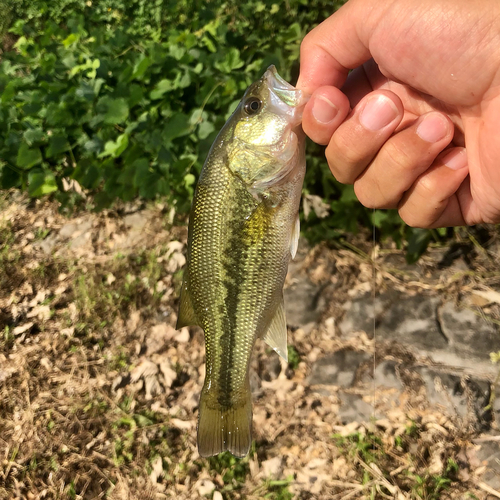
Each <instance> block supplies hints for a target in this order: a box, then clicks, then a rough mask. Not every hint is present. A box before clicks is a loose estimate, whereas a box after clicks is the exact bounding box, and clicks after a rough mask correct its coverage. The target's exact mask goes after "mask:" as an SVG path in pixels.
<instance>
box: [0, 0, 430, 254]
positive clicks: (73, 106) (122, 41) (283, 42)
mask: <svg viewBox="0 0 500 500" xmlns="http://www.w3.org/2000/svg"><path fill="white" fill-rule="evenodd" d="M343 3H344V0H335V1H333V2H329V1H326V0H289V1H287V2H285V3H284V4H280V3H278V2H276V1H275V0H251V1H249V2H245V3H243V4H236V3H234V2H229V1H224V0H210V1H205V2H202V1H200V0H194V1H189V2H188V1H187V0H180V1H178V2H170V1H167V0H154V1H153V2H147V1H146V0H131V1H129V2H123V0H94V1H89V0H51V1H49V0H34V1H29V0H0V10H1V11H2V12H3V13H4V15H3V18H2V20H0V47H1V45H2V42H1V41H2V38H3V39H4V49H6V50H7V49H9V48H10V47H11V44H12V42H13V41H15V44H14V46H13V50H10V51H6V52H4V53H3V54H2V58H1V61H0V189H8V188H12V187H16V188H20V189H23V190H27V192H28V193H29V194H30V195H31V196H33V197H40V196H44V195H52V196H55V197H56V198H57V199H58V200H59V201H60V202H61V205H62V208H63V210H68V211H69V210H71V209H72V207H73V206H74V205H75V204H77V203H79V202H80V201H81V195H80V193H81V190H83V191H84V192H85V193H87V194H91V195H92V198H91V200H92V203H93V207H94V208H95V209H100V208H103V207H106V206H109V205H111V204H112V203H113V202H114V201H115V200H116V199H122V200H131V199H134V198H136V197H141V198H144V199H151V198H155V197H163V198H165V199H166V201H167V202H168V203H169V204H171V205H175V207H176V211H177V212H180V213H185V212H187V211H188V209H189V206H190V202H191V198H192V195H193V187H194V184H195V181H196V177H197V176H198V174H199V173H200V170H201V167H202V165H203V162H204V160H205V158H206V156H207V154H208V151H209V149H210V146H211V144H212V142H213V140H214V138H215V136H216V135H217V133H218V131H219V130H220V128H221V127H222V125H223V124H224V122H225V121H226V119H227V118H228V117H229V116H230V114H231V112H232V111H233V110H234V109H235V107H236V105H237V103H238V101H239V99H240V98H241V96H242V94H243V92H244V90H245V89H246V87H247V86H248V85H249V84H250V83H251V82H253V81H255V80H256V79H257V78H258V77H260V75H261V74H262V73H263V71H264V70H265V69H266V68H267V67H268V66H269V65H270V64H275V65H276V66H277V67H278V69H279V71H280V74H282V76H283V77H284V78H285V79H287V80H289V81H294V80H295V79H296V77H297V75H298V60H299V47H300V42H301V41H302V39H303V37H304V35H305V34H306V32H308V31H309V30H310V29H312V28H313V27H314V26H315V25H316V24H317V23H318V22H320V21H322V20H324V19H326V18H327V17H328V16H329V15H331V14H332V13H333V11H334V10H335V9H336V8H338V7H339V6H340V5H342V4H343ZM7 39H8V40H9V43H7ZM0 53H1V51H0ZM307 148H308V154H307V165H308V168H307V173H306V179H305V184H304V191H305V193H313V194H315V195H318V196H320V197H321V198H322V199H323V200H324V202H325V203H326V205H327V206H328V207H329V214H328V215H327V216H326V217H322V218H320V217H318V216H316V215H315V214H314V213H312V214H311V217H309V218H308V220H307V221H304V222H305V224H304V225H303V228H304V229H305V235H306V237H307V238H308V239H309V240H311V241H312V242H314V241H318V240H325V239H333V238H338V237H339V236H341V235H342V234H344V233H346V232H349V233H355V232H357V231H358V229H359V228H360V227H372V225H373V226H374V227H375V228H376V233H377V235H378V236H381V235H382V236H391V237H392V238H393V239H394V240H395V241H396V243H397V244H398V245H403V244H404V242H406V241H408V256H409V261H414V260H416V259H417V258H418V257H419V256H420V255H421V253H422V252H423V251H425V249H426V247H427V245H428V243H429V241H431V239H434V240H435V239H436V234H435V233H430V232H429V231H425V230H414V229H411V228H407V227H406V225H405V224H404V223H403V222H402V220H401V219H400V218H399V216H398V214H397V212H396V211H382V210H376V211H371V210H368V209H365V208H364V207H362V206H361V205H360V204H359V202H358V201H357V199H356V196H355V194H354V191H353V189H352V186H343V185H341V184H339V183H338V182H336V181H335V179H334V178H333V176H332V175H331V173H330V171H329V169H328V167H327V165H326V161H325V158H324V148H322V147H320V146H317V145H314V144H312V143H308V146H307Z"/></svg>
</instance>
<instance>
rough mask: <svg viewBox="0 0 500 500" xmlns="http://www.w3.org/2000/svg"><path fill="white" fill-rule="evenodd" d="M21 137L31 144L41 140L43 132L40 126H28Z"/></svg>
mask: <svg viewBox="0 0 500 500" xmlns="http://www.w3.org/2000/svg"><path fill="white" fill-rule="evenodd" d="M23 137H24V139H25V141H26V142H27V143H28V144H29V145H30V146H32V145H33V144H34V143H35V142H41V141H42V140H43V138H44V137H45V134H44V132H43V130H42V129H40V128H30V129H28V130H26V131H25V132H24V134H23Z"/></svg>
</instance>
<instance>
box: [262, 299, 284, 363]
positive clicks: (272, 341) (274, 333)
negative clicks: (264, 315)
mask: <svg viewBox="0 0 500 500" xmlns="http://www.w3.org/2000/svg"><path fill="white" fill-rule="evenodd" d="M263 339H264V342H266V344H267V345H268V346H269V347H271V348H272V349H274V350H275V351H276V352H277V353H278V354H279V355H280V356H281V357H282V358H283V359H284V360H285V361H288V349H287V330H286V319H285V302H284V300H283V297H281V302H280V304H279V306H278V308H277V309H276V313H275V314H274V317H273V319H272V320H271V324H270V325H269V328H268V329H267V332H266V334H265V335H264V337H263Z"/></svg>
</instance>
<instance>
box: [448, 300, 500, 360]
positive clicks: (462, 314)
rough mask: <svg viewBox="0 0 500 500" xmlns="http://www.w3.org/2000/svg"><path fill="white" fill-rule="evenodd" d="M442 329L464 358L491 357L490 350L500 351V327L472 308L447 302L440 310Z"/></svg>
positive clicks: (453, 346)
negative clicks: (499, 328)
mask: <svg viewBox="0 0 500 500" xmlns="http://www.w3.org/2000/svg"><path fill="white" fill-rule="evenodd" d="M438 317H439V320H440V324H441V329H442V331H443V333H444V335H445V336H446V338H447V339H448V343H449V344H450V346H451V348H452V349H453V350H454V352H455V353H456V354H457V355H458V356H460V357H461V358H463V359H466V360H467V359H471V358H479V359H482V360H485V361H487V360H489V359H490V352H492V351H500V334H499V332H498V328H496V327H495V326H494V325H493V324H491V323H488V322H487V321H486V320H485V319H484V318H483V317H482V316H480V315H478V314H475V313H474V312H473V311H471V310H470V309H457V308H456V307H455V305H454V304H453V303H452V302H446V303H445V304H444V305H443V306H442V307H440V308H439V310H438Z"/></svg>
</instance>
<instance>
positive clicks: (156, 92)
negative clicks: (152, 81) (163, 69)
mask: <svg viewBox="0 0 500 500" xmlns="http://www.w3.org/2000/svg"><path fill="white" fill-rule="evenodd" d="M173 88H174V85H173V82H171V81H170V80H166V79H164V80H160V81H159V82H158V84H157V85H156V87H155V88H154V89H153V90H152V91H151V92H150V93H149V97H150V99H153V101H154V100H156V99H161V98H162V97H163V96H164V95H165V94H166V93H167V92H169V91H170V90H172V89H173Z"/></svg>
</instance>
